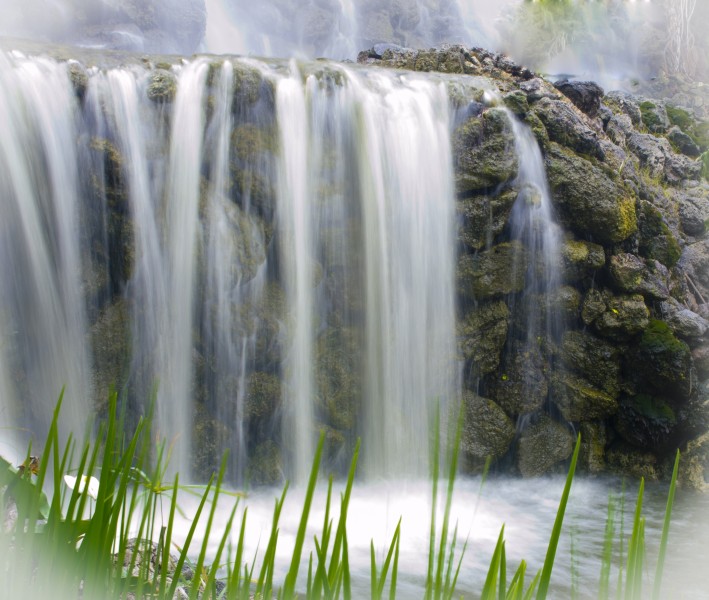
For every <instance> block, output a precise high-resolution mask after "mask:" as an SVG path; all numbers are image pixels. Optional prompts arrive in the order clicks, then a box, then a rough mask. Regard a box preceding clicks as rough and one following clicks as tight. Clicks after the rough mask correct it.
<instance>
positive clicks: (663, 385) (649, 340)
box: [626, 319, 696, 400]
mask: <svg viewBox="0 0 709 600" xmlns="http://www.w3.org/2000/svg"><path fill="white" fill-rule="evenodd" d="M626 378H627V379H628V380H629V381H633V382H634V383H635V384H636V386H637V389H638V390H645V391H647V393H649V394H653V395H658V394H660V395H664V396H666V397H667V398H668V399H677V400H686V399H688V398H689V396H690V394H691V393H692V390H693V388H694V386H695V385H696V373H695V372H694V365H693V363H692V354H691V351H690V349H689V346H687V344H686V343H685V342H683V341H681V340H679V339H677V338H676V337H675V336H674V334H673V333H672V330H671V329H670V327H669V325H667V323H665V322H664V321H660V320H657V319H653V320H651V321H650V323H649V324H648V326H647V327H646V328H645V330H644V331H643V334H642V336H641V338H640V340H639V342H638V344H637V345H635V346H634V347H633V348H632V349H631V350H630V351H629V353H628V365H627V373H626Z"/></svg>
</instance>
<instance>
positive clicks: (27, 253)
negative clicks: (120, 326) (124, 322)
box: [0, 55, 91, 455]
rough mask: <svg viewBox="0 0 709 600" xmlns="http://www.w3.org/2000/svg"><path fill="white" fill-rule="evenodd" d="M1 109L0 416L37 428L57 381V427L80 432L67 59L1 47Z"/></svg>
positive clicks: (76, 209)
mask: <svg viewBox="0 0 709 600" xmlns="http://www.w3.org/2000/svg"><path fill="white" fill-rule="evenodd" d="M49 99H51V101H49ZM0 113H1V114H2V115H3V121H4V130H3V135H2V139H0V199H1V200H0V202H1V203H2V214H3V218H2V223H0V278H1V280H2V287H1V291H0V334H1V335H2V340H1V341H0V353H1V356H2V359H3V360H2V362H3V367H2V369H1V370H0V376H2V381H1V382H0V390H1V391H2V392H3V399H2V401H1V402H2V405H0V409H1V411H2V413H1V414H0V423H1V424H2V428H3V429H5V428H13V429H14V428H25V429H24V431H25V432H29V433H30V434H32V433H34V434H35V435H39V436H42V435H43V434H44V432H46V429H47V427H48V425H49V422H50V421H51V418H52V412H53V409H54V405H55V402H56V400H57V397H58V395H59V392H60V390H61V389H62V387H64V386H66V394H65V397H66V400H65V402H64V407H63V419H62V423H63V427H62V431H63V434H64V436H66V435H67V434H68V433H69V432H70V431H74V432H75V433H77V434H81V433H82V431H83V426H82V425H83V422H84V418H85V415H86V414H87V411H88V406H89V399H90V397H91V378H90V368H89V364H90V362H89V355H88V352H87V350H86V343H85V334H86V329H87V326H86V308H87V307H86V304H85V299H84V296H83V284H84V282H83V281H82V277H83V276H84V275H85V267H86V265H85V263H84V261H83V259H82V255H83V253H82V250H83V248H82V235H81V222H82V212H81V206H80V203H79V181H78V176H79V173H78V171H77V169H76V162H77V152H76V143H75V135H76V131H77V129H78V128H79V123H78V119H77V117H78V115H77V111H76V103H75V101H74V95H73V92H72V89H71V86H70V85H69V78H68V76H67V65H66V64H57V63H55V62H54V61H51V60H47V59H26V58H24V57H22V56H20V55H16V56H13V57H7V56H5V55H0ZM8 416H9V417H10V418H8ZM16 433H18V436H17V437H19V438H25V439H26V437H27V436H26V435H24V434H23V433H21V432H16ZM35 439H36V440H37V438H36V437H35ZM16 451H17V452H18V453H19V454H20V455H22V454H24V452H25V448H24V447H23V448H18V449H16Z"/></svg>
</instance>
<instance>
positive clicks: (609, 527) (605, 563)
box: [598, 495, 615, 600]
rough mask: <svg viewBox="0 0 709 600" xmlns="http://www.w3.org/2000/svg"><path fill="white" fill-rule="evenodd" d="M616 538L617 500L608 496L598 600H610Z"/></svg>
mask: <svg viewBox="0 0 709 600" xmlns="http://www.w3.org/2000/svg"><path fill="white" fill-rule="evenodd" d="M614 536H615V500H614V499H613V496H611V495H609V496H608V516H607V517H606V529H605V533H604V535H603V554H602V555H601V576H600V579H599V583H598V600H608V598H609V593H610V575H611V563H612V561H613V538H614Z"/></svg>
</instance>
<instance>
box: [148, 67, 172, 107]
mask: <svg viewBox="0 0 709 600" xmlns="http://www.w3.org/2000/svg"><path fill="white" fill-rule="evenodd" d="M176 94H177V78H176V77H175V74H174V73H172V72H170V71H166V70H164V69H156V70H155V71H153V73H152V75H151V76H150V83H149V84H148V98H150V99H151V100H152V101H153V102H172V101H173V100H174V99H175V95H176Z"/></svg>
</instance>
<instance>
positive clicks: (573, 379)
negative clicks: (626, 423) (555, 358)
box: [551, 370, 618, 423]
mask: <svg viewBox="0 0 709 600" xmlns="http://www.w3.org/2000/svg"><path fill="white" fill-rule="evenodd" d="M551 398H552V401H553V402H554V404H556V406H557V407H558V408H559V410H560V411H561V415H562V416H563V417H564V419H565V420H566V421H570V422H575V423H578V422H580V421H592V420H595V419H606V418H608V417H610V416H612V415H614V414H615V413H616V412H617V411H618V402H617V401H616V400H615V399H614V398H613V396H611V395H609V394H607V393H606V392H604V391H602V390H600V389H598V388H596V387H594V386H593V385H591V383H590V382H589V381H587V380H586V379H584V378H582V377H579V376H577V375H573V374H572V373H568V372H565V371H563V370H557V371H556V372H555V373H554V374H553V375H552V377H551Z"/></svg>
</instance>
